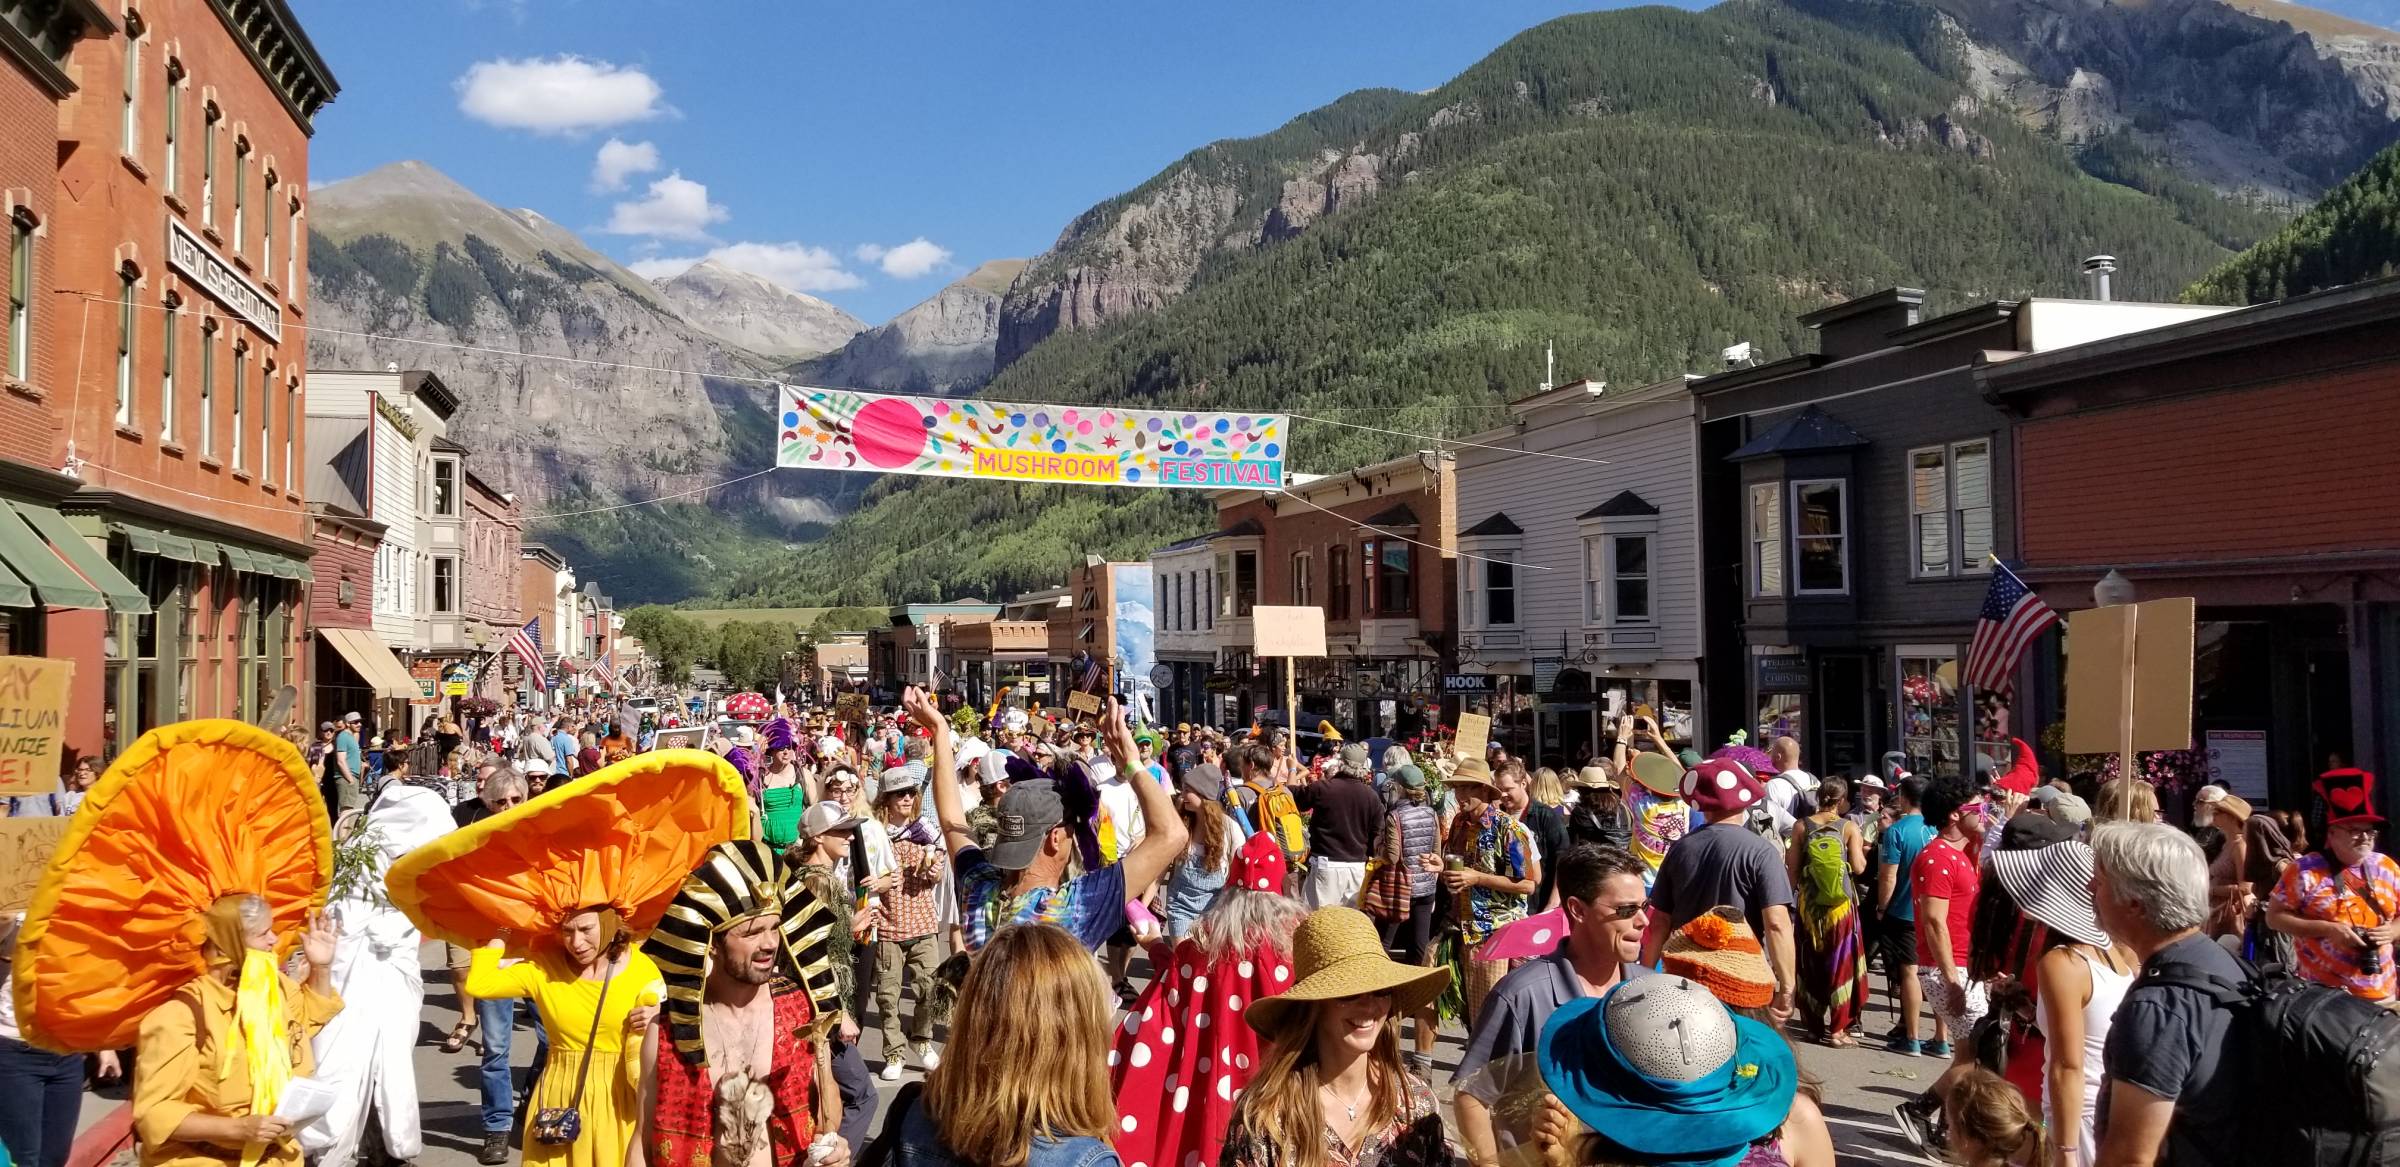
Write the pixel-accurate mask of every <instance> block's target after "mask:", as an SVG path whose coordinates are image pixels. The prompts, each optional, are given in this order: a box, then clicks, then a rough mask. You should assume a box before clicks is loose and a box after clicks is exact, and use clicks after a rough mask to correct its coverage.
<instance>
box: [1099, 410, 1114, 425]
mask: <svg viewBox="0 0 2400 1167" xmlns="http://www.w3.org/2000/svg"><path fill="white" fill-rule="evenodd" d="M1100 424H1101V425H1115V424H1117V418H1116V415H1115V414H1113V413H1108V412H1105V411H1103V412H1102V413H1101V414H1100Z"/></svg>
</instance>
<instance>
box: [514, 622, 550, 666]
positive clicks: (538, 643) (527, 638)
mask: <svg viewBox="0 0 2400 1167" xmlns="http://www.w3.org/2000/svg"><path fill="white" fill-rule="evenodd" d="M508 650H509V651H510V652H513V653H516V654H517V659H518V660H521V661H524V662H525V675H526V676H528V677H540V676H546V675H548V673H549V672H550V669H549V666H547V665H544V664H543V663H542V618H541V617H539V616H536V617H534V618H533V619H531V620H527V621H526V622H525V626H524V627H523V628H519V629H517V630H516V631H514V632H511V633H509V634H508Z"/></svg>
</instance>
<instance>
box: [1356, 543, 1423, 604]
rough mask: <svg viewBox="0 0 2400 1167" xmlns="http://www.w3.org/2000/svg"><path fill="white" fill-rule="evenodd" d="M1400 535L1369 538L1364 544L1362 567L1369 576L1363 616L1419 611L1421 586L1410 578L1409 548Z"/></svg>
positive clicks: (1360, 568) (1360, 559)
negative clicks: (1418, 589) (1416, 586)
mask: <svg viewBox="0 0 2400 1167" xmlns="http://www.w3.org/2000/svg"><path fill="white" fill-rule="evenodd" d="M1411 550H1412V548H1410V547H1409V545H1408V544H1406V543H1403V542H1401V541H1400V540H1398V539H1369V540H1367V541H1366V542H1365V543H1364V544H1362V545H1361V550H1360V554H1359V560H1358V565H1359V570H1360V571H1362V572H1364V573H1365V574H1366V577H1367V602H1366V603H1365V604H1363V605H1361V606H1360V608H1359V615H1361V616H1362V617H1363V616H1406V615H1409V614H1411V613H1413V612H1415V611H1416V607H1417V589H1416V588H1415V587H1414V586H1413V585H1412V584H1411V582H1410V574H1409V552H1410V551H1411Z"/></svg>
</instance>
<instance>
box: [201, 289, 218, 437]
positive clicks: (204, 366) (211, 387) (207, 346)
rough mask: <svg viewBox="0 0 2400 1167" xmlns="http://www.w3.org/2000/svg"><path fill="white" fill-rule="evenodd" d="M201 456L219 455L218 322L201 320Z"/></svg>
mask: <svg viewBox="0 0 2400 1167" xmlns="http://www.w3.org/2000/svg"><path fill="white" fill-rule="evenodd" d="M200 456H201V457H203V458H214V457H216V456H217V322H216V321H214V320H202V321H201V322H200Z"/></svg>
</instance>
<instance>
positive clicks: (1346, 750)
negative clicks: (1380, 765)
mask: <svg viewBox="0 0 2400 1167" xmlns="http://www.w3.org/2000/svg"><path fill="white" fill-rule="evenodd" d="M1342 769H1344V770H1346V771H1348V772H1350V773H1352V774H1366V773H1370V772H1372V771H1373V769H1374V763H1373V762H1372V761H1371V760H1370V759H1369V758H1368V757H1367V747H1366V746H1365V745H1364V744H1362V743H1359V742H1351V743H1350V744H1349V745H1346V746H1343V747H1342Z"/></svg>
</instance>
